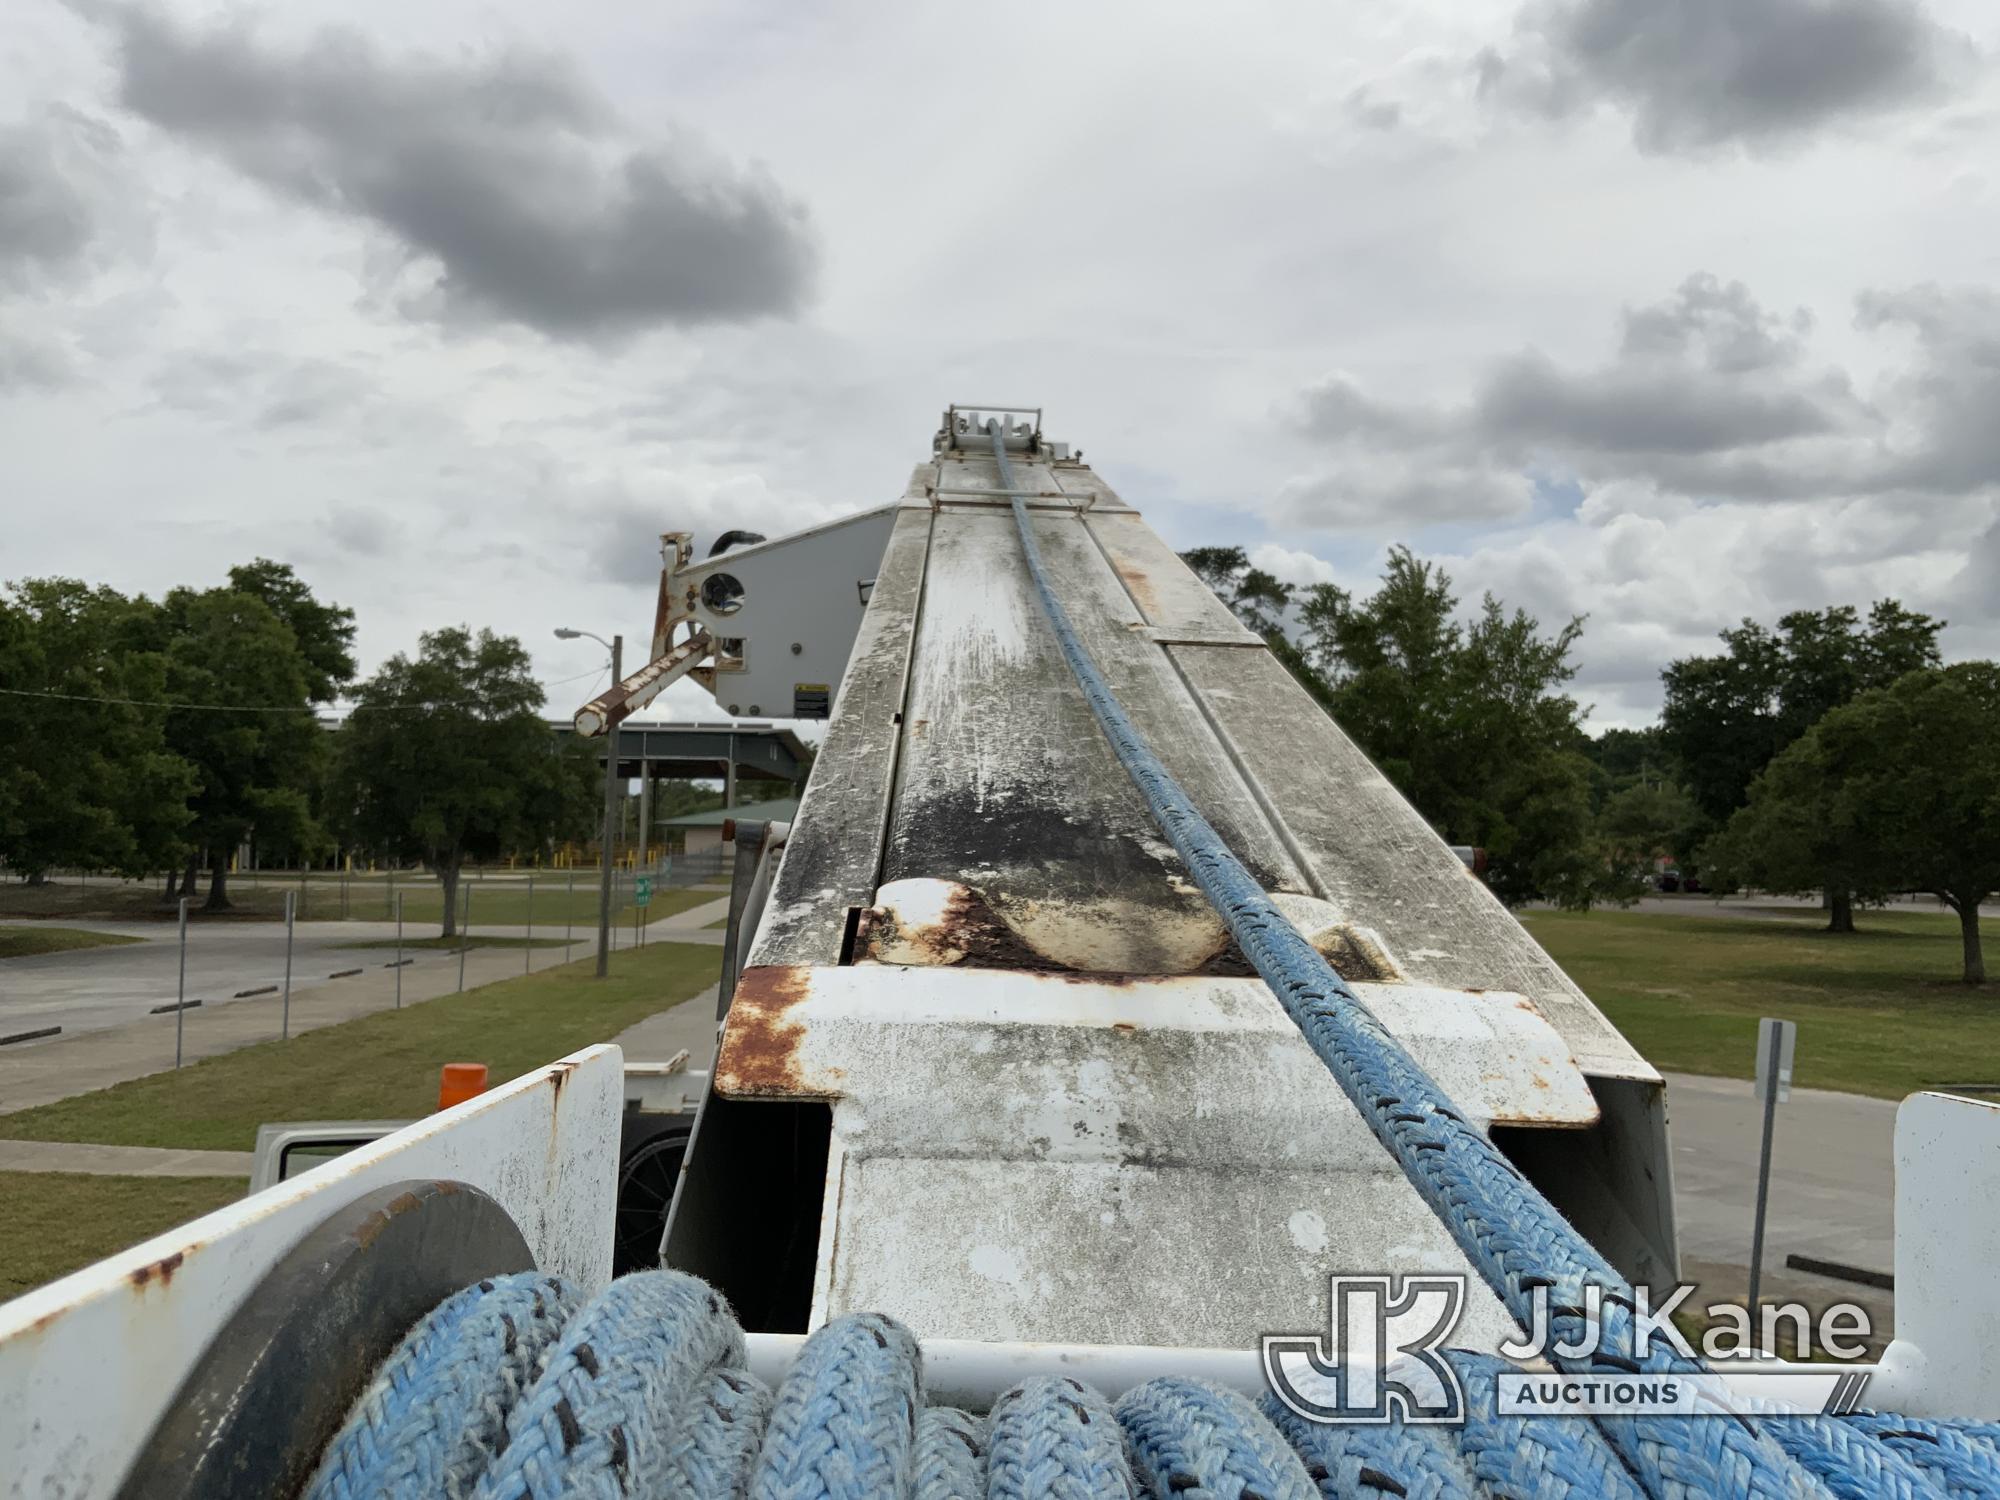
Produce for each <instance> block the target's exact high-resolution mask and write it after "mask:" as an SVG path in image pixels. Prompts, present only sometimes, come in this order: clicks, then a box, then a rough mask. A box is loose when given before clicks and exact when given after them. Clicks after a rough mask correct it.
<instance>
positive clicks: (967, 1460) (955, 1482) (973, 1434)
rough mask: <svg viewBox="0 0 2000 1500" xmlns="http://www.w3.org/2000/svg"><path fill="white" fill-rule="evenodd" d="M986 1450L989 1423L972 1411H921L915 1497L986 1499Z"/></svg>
mask: <svg viewBox="0 0 2000 1500" xmlns="http://www.w3.org/2000/svg"><path fill="white" fill-rule="evenodd" d="M986 1449H987V1436H986V1423H985V1422H984V1421H982V1420H981V1419H980V1418H978V1417H975V1416H973V1415H972V1414H971V1413H970V1412H964V1411H960V1410H959V1409H958V1408H957V1407H955V1406H929V1407H925V1408H924V1409H923V1410H922V1411H920V1412H918V1413H917V1466H916V1485H915V1488H914V1490H913V1493H914V1494H915V1496H916V1500H985V1495H986Z"/></svg>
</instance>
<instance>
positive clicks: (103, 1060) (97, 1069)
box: [0, 896, 728, 1112]
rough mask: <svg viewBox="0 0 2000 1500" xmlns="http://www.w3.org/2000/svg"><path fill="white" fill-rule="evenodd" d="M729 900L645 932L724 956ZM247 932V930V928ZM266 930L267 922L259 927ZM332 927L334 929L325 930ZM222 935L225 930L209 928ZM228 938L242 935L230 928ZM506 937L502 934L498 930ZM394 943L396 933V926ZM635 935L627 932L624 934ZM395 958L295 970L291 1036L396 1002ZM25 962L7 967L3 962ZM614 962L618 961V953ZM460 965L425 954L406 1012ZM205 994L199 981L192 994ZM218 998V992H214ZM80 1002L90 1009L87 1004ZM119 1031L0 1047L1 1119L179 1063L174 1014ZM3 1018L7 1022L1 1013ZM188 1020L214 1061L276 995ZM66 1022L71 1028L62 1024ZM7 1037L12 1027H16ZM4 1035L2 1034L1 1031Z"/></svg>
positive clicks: (1, 974)
mask: <svg viewBox="0 0 2000 1500" xmlns="http://www.w3.org/2000/svg"><path fill="white" fill-rule="evenodd" d="M727 907H728V898H727V897H726V896H724V897H718V898H717V899H716V900H714V901H711V902H707V903H704V904H703V905H701V906H698V907H695V908H692V909H691V910H688V911H684V912H678V913H676V914H675V915H673V916H671V917H664V918H662V919H660V920H659V921H657V922H654V923H652V924H650V925H649V926H648V928H647V935H648V940H649V941H652V942H676V943H699V944H702V945H704V946H708V947H714V948H716V949H717V950H718V959H719V957H720V953H719V950H720V948H721V945H722V939H723V934H722V932H721V931H719V930H718V931H715V932H709V931H705V930H703V929H704V925H705V924H706V923H709V922H713V921H715V920H716V919H717V918H718V917H720V916H722V915H724V914H725V912H726V911H727ZM242 925H243V926H244V927H247V926H249V925H250V924H242ZM260 925H261V924H260ZM328 925H331V924H328ZM370 928H371V924H368V923H356V922H344V923H341V924H340V926H339V931H340V933H341V934H342V935H343V936H344V937H345V938H346V940H348V941H353V940H355V939H356V938H365V937H367V936H368V933H369V931H370ZM210 930H220V929H210ZM229 930H230V931H237V930H241V928H239V927H238V926H237V925H236V924H231V926H230V928H229ZM494 930H495V931H502V932H504V931H505V929H494ZM278 935H279V941H280V943H282V941H283V929H282V928H280V929H279V934H278ZM391 935H392V936H393V929H391ZM628 935H629V932H628ZM140 951H142V950H140V949H139V948H136V947H135V948H96V949H89V950H86V951H85V952H82V953H76V954H69V955H63V956H65V957H68V958H72V959H90V958H96V957H98V956H100V955H104V954H122V953H138V952H140ZM189 951H190V973H192V971H193V964H192V952H193V944H192V939H191V940H190V950H189ZM588 952H589V949H588V947H587V946H586V945H585V944H583V943H579V944H578V945H577V948H576V951H575V954H574V955H573V956H574V957H576V958H579V959H580V958H582V957H584V956H585V955H586V954H587V953H588ZM388 956H389V955H387V954H384V953H381V952H379V951H373V950H362V951H361V952H358V953H357V952H353V951H346V952H342V953H341V954H340V958H341V959H343V960H345V962H341V963H337V964H334V965H331V966H329V967H327V968H323V969H320V970H319V971H317V982H316V983H314V984H312V985H305V984H302V983H300V982H299V981H298V979H297V977H296V976H297V974H298V972H299V970H300V968H301V967H302V966H301V965H299V964H298V963H297V962H296V961H295V964H294V976H295V977H294V984H293V989H292V1006H291V1029H292V1031H293V1033H294V1034H298V1033H302V1032H306V1031H313V1030H317V1029H318V1028H319V1027H321V1026H332V1025H336V1024H338V1023H339V1022H342V1021H350V1020H353V1019H354V1018H355V1017H357V1016H363V1015H368V1014H370V1013H371V1012H374V1011H378V1010H386V1009H388V1008H389V1007H390V1006H392V1005H394V1004H395V1003H396V979H397V973H396V971H394V970H391V969H388V968H385V967H384V964H385V962H386V961H387V958H388ZM164 957H165V958H166V959H167V960H168V961H173V959H174V957H175V955H174V954H173V953H172V952H171V951H170V950H169V951H167V952H166V953H165V954H164ZM283 961H284V960H283V952H282V948H281V949H280V956H279V966H280V972H281V973H282V971H283ZM563 961H564V959H563V950H562V949H561V948H559V947H558V948H535V949H528V950H525V951H524V950H521V949H518V948H475V949H473V950H472V951H471V952H470V953H469V954H467V955H466V964H465V985H466V988H468V989H470V988H472V987H473V986H475V985H480V984H489V983H491V982H492V981H494V980H497V979H511V978H513V977H515V976H517V975H519V974H520V973H522V972H523V967H524V965H525V964H526V963H529V962H532V964H533V965H534V967H535V968H536V969H538V970H539V969H543V968H548V967H552V966H554V965H557V964H560V963H562V962H563ZM16 962H21V960H12V959H10V960H8V961H7V964H8V965H10V966H11V965H12V964H13V963H16ZM612 962H613V964H614V965H615V964H616V963H617V962H618V958H617V956H616V955H615V954H614V956H613V958H612ZM357 964H360V965H363V966H364V967H363V968H362V972H361V973H360V974H359V975H357V976H355V977H353V978H348V979H337V980H329V979H327V978H325V977H324V976H325V975H326V974H328V973H331V972H332V969H333V968H335V967H338V968H351V967H354V966H355V965H357ZM458 964H459V959H458V955H457V954H456V953H437V952H429V951H426V952H425V953H423V954H422V955H421V956H420V957H418V958H416V959H415V961H414V962H413V963H412V964H411V966H410V967H409V968H407V969H404V970H402V971H401V974H402V998H403V1003H404V1004H406V1005H415V1004H418V1003H420V1002H421V1001H424V1000H431V999H435V998H436V997H438V996H440V995H449V994H453V993H455V992H456V991H457V989H458ZM5 982H6V979H5V968H4V967H0V983H5ZM247 987H248V986H247V985H245V984H243V983H240V982H235V981H234V978H233V976H232V977H231V980H230V981H228V982H226V988H227V990H228V991H230V992H233V991H234V990H236V989H243V988H247ZM198 993H201V992H199V991H197V990H196V989H195V988H194V986H193V984H192V983H191V984H190V985H189V994H190V996H193V995H195V994H198ZM211 993H214V992H211ZM81 1003H90V1002H88V1001H85V1002H81ZM126 1016H127V1019H126V1020H125V1021H124V1023H123V1024H112V1025H99V1026H97V1027H95V1028H94V1029H79V1030H77V1031H75V1032H69V1031H66V1032H65V1034H64V1035H62V1036H60V1037H56V1038H53V1039H51V1040H48V1041H38V1042H23V1043H17V1044H15V1045H13V1046H9V1047H0V1112H4V1111H7V1110H14V1109H27V1108H29V1107H31V1106H33V1105H37V1104H46V1103H50V1102H51V1101H53V1100H56V1099H64V1098H68V1097H69V1096H70V1095H72V1094H80V1093H84V1092H87V1091H88V1090H91V1089H100V1088H107V1087H109V1086H110V1085H112V1084H114V1083H120V1082H123V1081H124V1080H126V1079H128V1078H140V1077H144V1076H145V1075H146V1074H148V1073H157V1072H160V1071H162V1070H163V1069H167V1068H171V1067H172V1066H173V1062H174V1021H175V1017H174V1016H173V1015H172V1014H167V1015H159V1016H153V1015H146V1014H144V1013H143V1012H141V1013H140V1014H139V1015H137V1016H136V1017H133V1016H132V1015H131V1012H130V1011H129V1010H128V1011H127V1012H126ZM0 1018H4V1019H10V1018H7V1016H6V1012H5V1011H4V1009H0ZM182 1019H183V1020H184V1022H185V1031H184V1037H183V1043H184V1049H185V1056H186V1057H187V1058H188V1059H189V1060H193V1059H195V1058H201V1057H214V1056H218V1055H220V1054H222V1053H225V1052H232V1051H234V1050H235V1049H236V1048H238V1047H244V1046H249V1045H251V1044H252V1043H255V1042H264V1041H269V1040H271V1039H272V1038H273V1037H275V1036H276V1035H277V1034H278V1030H279V997H278V996H276V995H262V996H257V997H255V998H252V999H245V1000H228V999H224V1000H222V1001H221V1002H219V1003H215V1004H208V1003H204V1004H203V1005H202V1006H201V1008H200V1009H198V1010H189V1011H186V1012H183V1013H182ZM64 1024H65V1025H67V1024H68V1023H67V1021H65V1022H64ZM5 1029H6V1030H12V1029H14V1028H13V1027H12V1026H11V1025H8V1026H6V1028H5ZM0 1034H4V1031H0Z"/></svg>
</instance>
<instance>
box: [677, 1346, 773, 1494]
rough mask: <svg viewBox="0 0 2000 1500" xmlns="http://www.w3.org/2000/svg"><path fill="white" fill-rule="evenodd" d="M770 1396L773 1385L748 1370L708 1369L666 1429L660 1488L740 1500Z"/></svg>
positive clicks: (761, 1436)
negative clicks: (669, 1428)
mask: <svg viewBox="0 0 2000 1500" xmlns="http://www.w3.org/2000/svg"><path fill="white" fill-rule="evenodd" d="M771 1401H772V1397H771V1388H770V1387H769V1386H767V1385H765V1384H764V1382H763V1381H761V1380H759V1379H758V1378H757V1377H756V1376H754V1375H752V1374H751V1373H750V1372H749V1371H748V1370H727V1369H723V1370H710V1371H709V1372H708V1374H707V1375H705V1376H703V1377H702V1379H701V1382H700V1384H699V1385H698V1386H697V1387H696V1388H695V1390H694V1391H693V1393H692V1394H691V1396H690V1397H689V1398H688V1399H687V1400H686V1402H685V1403H684V1404H683V1405H682V1407H681V1409H680V1411H679V1412H678V1413H677V1414H676V1416H675V1418H674V1422H673V1427H672V1429H671V1430H670V1431H669V1432H668V1434H667V1440H666V1448H665V1452H664V1453H662V1455H661V1458H660V1477H659V1489H660V1491H661V1493H663V1494H667V1495H699V1496H701V1497H702V1500H742V1497H743V1496H745V1495H747V1494H749V1493H750V1476H751V1473H752V1472H753V1471H754V1470H755V1468H756V1464H757V1454H758V1451H759V1450H760V1449H761V1448H762V1447H763V1444H764V1424H765V1423H766V1422H767V1421H769V1420H770V1416H771Z"/></svg>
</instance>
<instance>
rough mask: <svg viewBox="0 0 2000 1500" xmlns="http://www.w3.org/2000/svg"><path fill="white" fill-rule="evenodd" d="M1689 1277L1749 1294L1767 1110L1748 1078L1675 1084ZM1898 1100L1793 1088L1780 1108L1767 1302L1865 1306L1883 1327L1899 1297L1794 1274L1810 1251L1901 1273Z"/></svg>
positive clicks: (1717, 1293)
mask: <svg viewBox="0 0 2000 1500" xmlns="http://www.w3.org/2000/svg"><path fill="white" fill-rule="evenodd" d="M1667 1115H1668V1124H1669V1126H1670V1129H1671V1132H1672V1140H1673V1153H1674V1154H1673V1161H1674V1193H1675V1199H1676V1203H1677V1207H1678V1209H1679V1215H1678V1217H1679V1220H1680V1238H1681V1269H1682V1274H1683V1275H1685V1276H1686V1277H1687V1278H1688V1279H1689V1280H1691V1281H1698V1282H1700V1283H1701V1284H1702V1287H1703V1293H1704V1296H1703V1299H1702V1300H1704V1301H1706V1300H1710V1295H1709V1294H1712V1295H1713V1297H1715V1298H1721V1297H1735V1298H1738V1299H1740V1298H1741V1297H1742V1296H1743V1294H1744V1292H1745V1290H1746V1288H1747V1286H1748V1283H1749V1265H1750V1235H1751V1221H1752V1218H1753V1216H1754V1212H1755V1204H1756V1196H1757V1153H1758V1146H1759V1138H1760V1133H1761V1131H1762V1128H1763V1106H1762V1105H1760V1104H1759V1103H1757V1102H1756V1101H1755V1100H1754V1099H1753V1098H1752V1097H1751V1091H1750V1083H1749V1081H1748V1080H1747V1079H1735V1078H1699V1077H1694V1076H1692V1075H1689V1074H1684V1073H1673V1074H1669V1075H1668V1077H1667ZM1895 1125H1896V1104H1895V1102H1894V1101H1892V1100H1888V1099H1868V1098H1863V1097H1862V1096H1860V1095H1858V1094H1836V1093H1831V1092H1828V1091H1825V1090H1821V1089H1793V1090H1792V1096H1791V1098H1790V1100H1788V1101H1787V1102H1786V1103H1783V1104H1781V1105H1779V1106H1778V1121H1777V1128H1776V1130H1775V1132H1774V1133H1773V1136H1772V1148H1771V1198H1770V1208H1769V1211H1768V1214H1767V1217H1766V1220H1765V1230H1764V1283H1763V1285H1764V1295H1766V1296H1769V1297H1797V1298H1800V1299H1801V1300H1803V1301H1805V1302H1807V1303H1809V1304H1812V1305H1819V1304H1822V1303H1825V1302H1833V1301H1852V1302H1858V1303H1860V1304H1862V1305H1863V1306H1865V1307H1867V1308H1868V1309H1869V1311H1870V1312H1871V1314H1873V1318H1874V1325H1875V1328H1876V1330H1877V1331H1878V1332H1881V1333H1886V1332H1887V1331H1888V1329H1889V1326H1890V1320H1891V1313H1892V1309H1893V1306H1894V1302H1895V1298H1894V1296H1893V1294H1891V1293H1887V1292H1882V1291H1876V1290H1872V1289H1869V1288H1865V1287H1861V1286H1857V1285H1855V1284H1853V1283H1851V1282H1846V1281H1835V1280H1831V1279H1829V1278H1826V1277H1821V1276H1813V1275H1809V1274H1805V1273H1801V1272H1795V1271H1787V1270H1786V1269H1785V1257H1786V1256H1787V1255H1807V1256H1812V1257H1814V1258H1816V1259H1820V1260H1830V1261H1835V1262H1838V1263H1840V1264H1842V1265H1848V1266H1855V1267H1859V1268H1861V1269H1863V1270H1870V1271H1893V1270H1894V1269H1895V1244H1896V1241H1895V1159H1894V1143H1895Z"/></svg>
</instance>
